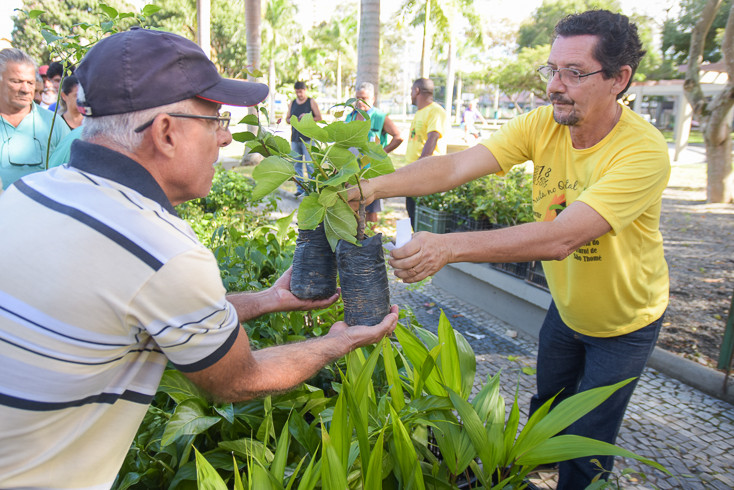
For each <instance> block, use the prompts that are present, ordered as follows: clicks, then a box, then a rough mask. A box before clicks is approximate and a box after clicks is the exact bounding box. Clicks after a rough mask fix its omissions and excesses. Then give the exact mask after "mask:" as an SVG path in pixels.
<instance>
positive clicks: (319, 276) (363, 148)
mask: <svg viewBox="0 0 734 490" xmlns="http://www.w3.org/2000/svg"><path fill="white" fill-rule="evenodd" d="M355 102H356V99H350V100H349V101H347V102H346V103H344V104H340V106H345V107H351V108H352V109H353V110H360V109H357V108H356V107H355V106H354V103H355ZM360 112H362V113H363V116H364V117H365V120H364V121H356V120H355V121H351V122H348V123H347V122H343V121H338V120H337V121H334V122H332V123H329V124H326V123H321V122H319V123H317V122H315V121H314V120H313V117H312V116H311V115H310V114H305V115H304V116H303V117H302V118H301V119H300V120H299V119H298V118H296V117H292V118H291V121H290V122H291V125H292V126H293V127H294V128H295V129H297V130H298V131H299V132H300V133H301V134H303V135H304V136H306V137H308V138H310V139H311V142H310V143H309V144H307V147H308V150H309V153H310V155H311V159H312V164H313V167H314V171H313V174H312V175H311V176H310V177H304V178H298V180H296V172H295V168H294V164H295V163H296V160H295V158H294V157H293V155H291V152H290V144H289V143H288V141H286V140H285V139H284V138H281V137H279V136H275V135H273V134H271V133H269V132H268V131H266V130H265V129H264V128H263V127H262V125H261V124H260V117H259V115H260V114H261V113H262V114H264V111H262V110H261V111H259V112H258V116H246V117H245V118H244V119H243V121H242V122H244V123H247V124H251V125H255V126H257V128H258V129H257V134H253V133H238V134H236V135H233V137H235V138H236V139H238V140H239V141H244V142H246V145H247V147H248V148H250V150H251V151H253V152H257V153H261V154H262V155H263V156H264V157H265V158H264V159H263V160H262V161H261V162H260V163H259V164H258V165H257V167H255V169H254V170H253V178H254V179H255V181H256V183H257V185H256V187H255V190H254V195H255V197H256V198H259V197H264V196H265V195H267V194H269V193H271V192H273V191H275V190H276V189H277V188H279V187H280V186H281V185H282V184H283V183H284V182H286V181H288V180H293V181H294V182H296V184H297V185H299V186H300V187H301V188H302V189H303V190H304V193H305V197H304V198H303V200H302V201H301V203H300V204H299V206H298V212H297V218H296V219H297V222H298V228H299V237H298V240H297V244H296V252H295V256H294V261H293V275H292V281H291V291H292V292H293V293H294V294H295V295H296V296H298V297H300V298H302V299H317V298H325V297H329V296H331V295H332V294H333V293H334V292H335V291H336V276H337V272H338V276H339V281H340V285H341V290H342V299H343V301H344V320H345V321H346V322H347V324H349V325H355V324H364V325H373V324H376V323H379V322H380V321H381V320H382V318H383V317H384V316H385V315H386V314H387V313H388V312H389V309H390V298H389V291H388V282H387V270H386V266H385V260H384V255H383V251H382V235H380V234H376V235H373V236H367V235H366V234H365V212H364V205H360V206H359V210H358V211H354V210H352V208H351V207H350V206H349V204H348V203H347V200H346V191H347V187H348V186H349V185H352V186H359V182H360V181H361V180H362V179H368V178H371V177H376V176H378V175H382V174H385V173H389V172H392V171H393V170H394V168H393V165H392V162H391V161H390V158H389V157H388V156H387V154H386V153H385V151H384V150H383V149H382V147H381V146H380V145H379V144H377V143H374V142H371V141H368V136H367V135H368V132H369V129H370V121H369V116H368V115H367V114H366V113H364V111H360Z"/></svg>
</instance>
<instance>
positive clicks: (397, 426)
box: [390, 407, 425, 490]
mask: <svg viewBox="0 0 734 490" xmlns="http://www.w3.org/2000/svg"><path fill="white" fill-rule="evenodd" d="M390 417H391V418H392V430H393V442H394V444H395V447H396V452H395V454H394V457H395V458H396V459H397V462H398V467H399V469H400V479H401V486H400V488H402V489H404V490H412V489H415V490H424V489H425V484H424V482H423V472H422V471H421V467H420V464H419V462H418V455H417V454H416V452H415V448H414V447H413V442H412V441H411V439H410V435H408V431H407V430H406V428H405V426H404V425H403V423H402V422H401V421H400V417H398V414H397V413H396V412H395V410H393V408H392V407H390Z"/></svg>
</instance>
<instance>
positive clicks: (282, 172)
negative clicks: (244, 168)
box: [252, 156, 296, 200]
mask: <svg viewBox="0 0 734 490" xmlns="http://www.w3.org/2000/svg"><path fill="white" fill-rule="evenodd" d="M294 175H296V169H295V168H294V167H293V165H292V164H291V163H290V162H289V161H288V160H285V159H284V158H281V157H279V156H270V157H267V158H265V159H264V160H263V161H262V162H260V163H259V164H258V165H257V167H255V168H254V169H253V170H252V178H253V179H255V182H257V185H256V186H255V189H254V190H253V191H252V198H253V199H255V200H258V199H262V198H263V197H265V196H267V195H268V194H270V193H271V192H273V191H274V190H276V189H277V188H278V187H280V186H281V185H282V184H283V182H285V181H286V180H288V179H290V178H291V177H293V176H294Z"/></svg>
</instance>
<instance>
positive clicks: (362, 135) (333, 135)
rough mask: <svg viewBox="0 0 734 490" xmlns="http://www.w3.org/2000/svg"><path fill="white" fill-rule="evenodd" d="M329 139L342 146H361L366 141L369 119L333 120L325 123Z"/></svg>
mask: <svg viewBox="0 0 734 490" xmlns="http://www.w3.org/2000/svg"><path fill="white" fill-rule="evenodd" d="M324 129H326V131H327V133H328V135H329V141H333V142H334V144H335V145H336V146H339V147H342V148H351V147H361V146H362V145H364V144H365V142H366V141H367V136H368V134H369V132H370V122H369V121H356V120H355V121H350V122H344V121H334V122H333V123H331V124H329V125H327V126H326V127H325V128H324Z"/></svg>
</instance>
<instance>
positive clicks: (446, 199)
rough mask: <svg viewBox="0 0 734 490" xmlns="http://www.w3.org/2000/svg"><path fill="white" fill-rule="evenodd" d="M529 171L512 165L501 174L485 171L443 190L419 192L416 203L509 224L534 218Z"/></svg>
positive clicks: (462, 215) (469, 216)
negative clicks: (428, 193) (473, 178)
mask: <svg viewBox="0 0 734 490" xmlns="http://www.w3.org/2000/svg"><path fill="white" fill-rule="evenodd" d="M532 197H533V182H532V175H530V174H528V173H526V172H525V171H524V169H523V168H520V167H518V168H514V169H512V170H511V171H510V172H508V173H507V175H506V176H505V177H498V176H496V175H488V176H485V177H482V178H479V179H476V180H473V181H471V182H468V183H466V184H464V185H461V186H459V187H456V188H455V189H452V190H450V191H447V192H443V193H438V194H431V195H429V196H422V197H419V198H417V199H416V204H419V205H422V206H427V207H429V208H431V209H436V210H439V211H447V212H451V213H454V214H455V215H458V216H461V217H465V218H472V219H474V220H477V221H488V222H489V223H495V224H498V225H504V226H511V225H516V224H520V223H530V222H532V221H535V219H534V217H533V208H532Z"/></svg>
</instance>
